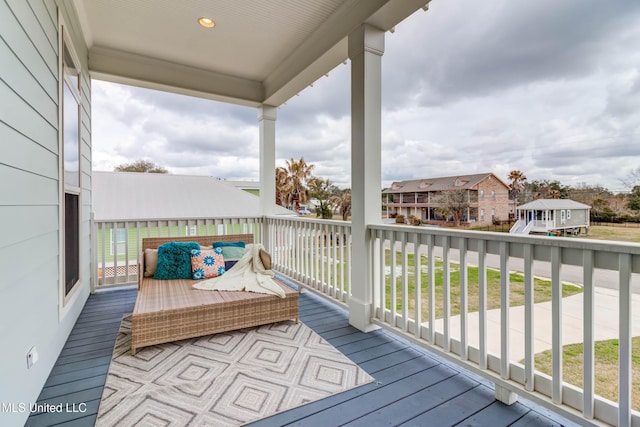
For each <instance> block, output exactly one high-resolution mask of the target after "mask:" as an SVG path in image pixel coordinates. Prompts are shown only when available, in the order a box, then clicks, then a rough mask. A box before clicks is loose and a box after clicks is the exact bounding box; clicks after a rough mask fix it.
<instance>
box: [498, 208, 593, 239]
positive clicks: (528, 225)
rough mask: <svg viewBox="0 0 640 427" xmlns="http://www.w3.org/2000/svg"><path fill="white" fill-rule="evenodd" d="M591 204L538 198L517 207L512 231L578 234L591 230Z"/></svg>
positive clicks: (520, 232)
mask: <svg viewBox="0 0 640 427" xmlns="http://www.w3.org/2000/svg"><path fill="white" fill-rule="evenodd" d="M590 210H591V206H589V205H585V204H584V203H579V202H576V201H574V200H569V199H538V200H534V201H532V202H529V203H525V204H524V205H520V206H518V208H517V211H518V215H517V217H516V218H517V221H516V223H515V224H514V225H513V227H511V230H510V233H515V234H545V235H546V234H549V233H554V234H553V235H560V234H562V235H565V234H567V233H568V234H571V235H577V234H580V233H581V232H582V231H583V230H584V233H585V234H587V233H588V232H589V218H590V215H589V212H590Z"/></svg>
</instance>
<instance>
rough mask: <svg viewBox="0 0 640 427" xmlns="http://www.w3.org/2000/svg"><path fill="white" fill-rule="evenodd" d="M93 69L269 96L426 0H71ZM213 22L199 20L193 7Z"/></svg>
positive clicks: (252, 98)
mask: <svg viewBox="0 0 640 427" xmlns="http://www.w3.org/2000/svg"><path fill="white" fill-rule="evenodd" d="M73 1H74V5H75V7H76V10H77V12H78V15H79V17H80V21H81V23H82V30H83V33H84V35H85V39H86V42H87V45H88V46H89V68H90V71H91V75H92V77H93V78H97V79H102V80H109V81H114V82H119V83H127V84H133V85H138V86H143V87H149V88H154V89H161V90H168V91H172V92H177V93H183V94H188V95H195V96H201V97H206V98H211V99H216V100H222V101H228V102H234V103H238V104H242V105H250V106H257V105H259V104H261V103H266V104H270V105H274V106H278V105H280V104H282V103H283V102H285V101H286V100H287V99H289V98H290V97H292V96H294V95H295V94H296V93H298V92H299V91H301V90H302V89H304V88H305V87H306V86H308V85H309V84H311V83H313V82H314V81H315V80H317V79H318V78H319V77H321V76H322V75H323V74H326V73H328V72H329V71H330V70H331V69H333V68H334V67H335V66H336V65H338V64H339V63H340V62H343V61H345V60H346V59H347V36H348V35H349V33H350V32H352V31H353V30H354V29H356V28H358V26H360V25H362V24H363V23H368V24H371V25H374V26H376V27H378V28H381V29H383V30H385V31H386V30H389V29H391V28H392V27H394V26H395V25H396V24H397V23H399V22H400V21H402V20H403V19H404V18H406V17H407V16H409V15H410V14H411V13H413V12H414V11H415V10H417V9H418V8H420V7H423V6H424V5H425V4H426V3H428V0H179V1H176V0H89V1H86V0H73ZM203 16H204V17H209V18H211V19H213V20H214V21H215V22H216V26H215V28H212V29H205V28H202V27H201V26H200V25H198V23H197V20H198V18H200V17H203Z"/></svg>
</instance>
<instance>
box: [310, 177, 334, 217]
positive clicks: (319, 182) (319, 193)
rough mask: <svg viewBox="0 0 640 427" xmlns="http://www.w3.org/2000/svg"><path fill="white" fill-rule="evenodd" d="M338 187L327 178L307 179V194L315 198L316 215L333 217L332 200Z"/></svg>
mask: <svg viewBox="0 0 640 427" xmlns="http://www.w3.org/2000/svg"><path fill="white" fill-rule="evenodd" d="M339 193H340V189H339V188H338V187H336V186H335V185H333V184H332V183H331V180H329V179H322V178H315V177H314V178H313V179H311V180H310V181H309V194H310V196H311V197H313V198H314V199H316V200H317V205H316V215H317V216H319V217H321V218H323V219H331V218H333V211H334V210H335V205H334V202H335V201H336V197H337V195H338V194H339Z"/></svg>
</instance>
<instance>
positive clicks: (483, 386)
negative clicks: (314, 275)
mask: <svg viewBox="0 0 640 427" xmlns="http://www.w3.org/2000/svg"><path fill="white" fill-rule="evenodd" d="M136 292H137V290H136V289H120V290H109V291H101V292H97V293H95V294H94V295H91V297H90V298H89V300H88V302H87V304H86V306H85V307H84V310H83V311H82V314H81V315H80V317H79V319H78V322H77V323H76V325H75V327H74V329H73V331H72V333H71V335H70V336H69V339H68V341H67V343H66V345H65V347H64V349H63V350H62V353H61V354H60V356H59V358H58V361H57V363H56V365H55V366H54V368H53V370H52V372H51V374H50V376H49V379H48V380H47V383H46V384H45V386H44V388H43V389H42V392H41V394H40V397H39V399H38V403H39V404H40V403H49V404H59V403H63V404H67V403H68V404H69V405H73V404H76V407H78V405H80V404H81V403H86V412H76V413H72V412H63V413H55V414H52V413H41V414H32V415H31V416H30V417H29V419H28V421H27V423H26V426H29V427H35V426H53V425H56V426H65V427H70V426H74V427H75V426H93V425H94V423H95V419H96V414H97V410H98V406H99V403H100V397H101V395H102V389H103V386H104V382H105V379H106V375H107V371H108V369H109V362H110V359H111V352H112V349H113V345H114V342H115V338H116V334H117V331H118V328H119V325H120V320H121V318H122V315H123V314H126V313H130V312H132V311H133V305H134V303H135V297H136ZM300 315H301V320H302V321H303V322H304V323H305V324H307V325H308V326H309V327H311V328H312V329H313V330H315V331H316V332H317V333H318V334H319V335H321V336H322V337H324V338H325V339H326V340H327V341H329V342H330V343H331V344H333V345H334V346H335V347H336V348H337V349H339V350H340V351H341V352H342V353H344V354H345V355H347V356H348V357H349V358H351V359H352V360H353V361H355V362H357V363H358V364H359V365H360V366H361V367H362V368H363V369H365V370H366V371H367V372H369V374H371V375H372V376H373V377H374V378H376V380H377V381H376V382H375V383H371V384H368V385H365V386H362V387H359V388H356V389H353V390H350V391H347V392H344V393H341V394H338V395H334V396H331V397H329V398H326V399H323V400H320V401H317V402H314V403H311V404H308V405H304V406H301V407H298V408H295V409H292V410H289V411H286V412H282V413H280V414H277V415H275V416H272V417H269V418H265V419H263V420H260V421H258V422H255V423H253V424H251V426H255V427H262V426H284V425H296V426H305V427H307V426H322V427H326V426H341V425H349V426H367V427H373V426H376V427H377V426H382V425H385V426H386V425H388V426H397V425H404V426H431V425H434V426H453V425H456V424H459V423H462V424H464V425H477V426H485V425H489V426H492V427H499V426H560V425H575V424H572V423H571V422H569V421H568V420H565V419H563V418H561V417H559V416H558V415H557V414H553V413H549V412H548V411H546V410H544V409H541V408H540V407H537V406H535V405H533V404H530V403H528V402H522V400H521V401H520V402H518V403H516V404H514V405H511V406H506V405H503V404H501V403H499V402H497V401H495V399H494V397H493V390H492V389H491V386H490V384H488V383H486V382H484V381H483V380H481V379H479V378H477V377H475V376H472V375H471V374H469V373H466V372H460V369H459V368H457V367H454V366H451V365H449V364H447V363H446V362H443V361H442V360H441V359H439V358H437V357H435V356H433V355H431V354H430V353H427V352H426V351H425V350H423V349H420V348H417V347H414V346H412V345H411V344H409V343H407V342H405V341H403V340H399V339H397V338H396V337H395V336H394V335H393V334H390V333H388V332H385V331H382V330H379V331H375V332H371V333H368V334H365V333H362V332H360V331H358V330H357V329H355V328H353V327H351V326H349V325H348V321H347V314H346V313H345V312H344V311H343V310H341V309H339V308H336V307H334V306H333V305H331V304H330V303H328V302H325V301H324V300H322V299H321V298H319V297H317V296H314V295H312V294H310V293H307V292H304V293H303V294H302V295H301V296H300ZM71 407H73V406H71ZM125 427H126V426H125Z"/></svg>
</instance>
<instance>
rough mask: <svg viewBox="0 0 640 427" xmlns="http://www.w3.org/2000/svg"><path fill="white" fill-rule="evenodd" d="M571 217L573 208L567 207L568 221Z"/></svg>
mask: <svg viewBox="0 0 640 427" xmlns="http://www.w3.org/2000/svg"><path fill="white" fill-rule="evenodd" d="M570 219H571V209H567V221H569V220H570Z"/></svg>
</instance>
